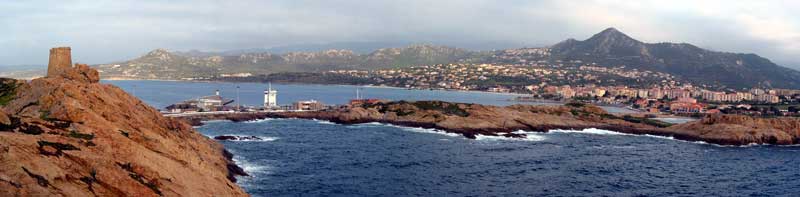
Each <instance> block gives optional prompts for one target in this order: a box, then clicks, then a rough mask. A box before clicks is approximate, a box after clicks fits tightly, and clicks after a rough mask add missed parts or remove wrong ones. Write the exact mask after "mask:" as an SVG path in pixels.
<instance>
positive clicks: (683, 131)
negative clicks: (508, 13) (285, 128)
mask: <svg viewBox="0 0 800 197" xmlns="http://www.w3.org/2000/svg"><path fill="white" fill-rule="evenodd" d="M265 118H300V119H318V120H326V121H330V122H333V123H338V124H360V123H369V122H379V123H387V124H393V125H399V126H408V127H420V128H429V129H438V130H442V131H445V132H450V133H457V134H461V135H463V136H464V137H466V138H470V139H475V138H476V136H477V135H487V136H504V137H525V135H524V134H515V133H513V132H514V131H519V130H524V131H536V132H548V131H550V130H555V129H565V130H581V129H588V128H596V129H603V130H611V131H616V132H620V133H627V134H636V135H656V136H665V137H672V138H675V139H678V140H685V141H703V142H707V143H712V144H719V145H748V144H775V145H790V144H800V120H798V119H796V118H775V119H765V118H752V117H743V116H737V115H711V116H708V117H705V118H703V119H701V120H698V121H693V122H688V123H683V124H677V125H673V124H669V123H666V122H661V121H657V120H650V119H647V118H644V117H636V116H631V115H614V114H610V113H608V112H606V111H605V110H603V109H601V108H599V107H597V106H593V105H584V104H575V103H568V104H566V105H563V106H532V105H512V106H507V107H497V106H488V105H478V104H467V103H450V102H442V101H417V102H405V101H396V102H386V103H378V104H372V105H363V106H354V107H351V108H347V109H336V110H328V111H314V112H283V113H268V112H266V113H240V114H218V115H202V116H190V117H183V118H182V119H184V120H187V121H189V122H190V123H191V124H192V125H201V124H202V122H203V121H207V120H230V121H234V122H241V121H249V120H257V119H265Z"/></svg>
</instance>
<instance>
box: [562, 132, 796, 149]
mask: <svg viewBox="0 0 800 197" xmlns="http://www.w3.org/2000/svg"><path fill="white" fill-rule="evenodd" d="M549 133H582V134H592V135H625V136H643V137H651V138H658V139H665V140H675V141H680V142H688V143H694V144H701V145H711V146H716V147H741V148H747V147H756V146H770V144H758V143H750V144H746V145H720V144H712V143H708V142H705V141H688V140H679V139H675V137H672V136H660V135H650V134H643V135H639V134H629V133H620V132H616V131H609V130H603V129H595V128H588V129H583V130H562V129H554V130H550V131H549ZM789 146H792V145H789Z"/></svg>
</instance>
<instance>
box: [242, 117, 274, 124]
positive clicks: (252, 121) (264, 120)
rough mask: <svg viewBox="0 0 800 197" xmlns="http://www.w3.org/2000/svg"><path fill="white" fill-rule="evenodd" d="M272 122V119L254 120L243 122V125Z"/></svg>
mask: <svg viewBox="0 0 800 197" xmlns="http://www.w3.org/2000/svg"><path fill="white" fill-rule="evenodd" d="M272 120H275V119H272V118H264V119H255V120H249V121H245V122H244V123H262V122H269V121H272Z"/></svg>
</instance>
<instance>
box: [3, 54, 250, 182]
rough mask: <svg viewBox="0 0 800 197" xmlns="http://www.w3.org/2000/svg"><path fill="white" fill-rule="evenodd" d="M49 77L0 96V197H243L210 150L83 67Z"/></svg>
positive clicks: (222, 159)
mask: <svg viewBox="0 0 800 197" xmlns="http://www.w3.org/2000/svg"><path fill="white" fill-rule="evenodd" d="M51 62H52V61H51ZM56 70H58V71H57V75H55V74H54V75H49V76H48V77H45V78H39V79H34V80H32V81H30V82H24V81H15V82H8V83H3V84H4V85H3V87H0V90H3V92H2V94H0V101H4V100H5V99H3V98H5V97H3V95H6V94H9V93H10V95H13V96H12V98H11V99H8V101H6V102H0V104H2V105H3V106H2V110H0V111H1V112H0V196H14V195H18V196H59V195H60V196H246V195H247V194H246V193H245V192H244V191H243V190H242V189H241V188H240V187H239V186H237V185H236V184H235V183H234V179H233V175H234V174H236V173H237V172H238V173H243V172H242V171H241V169H240V168H238V167H236V166H235V165H234V164H233V163H232V161H231V160H230V156H231V155H230V153H227V152H226V151H225V150H224V149H223V147H222V145H220V144H219V143H217V142H216V141H214V140H212V139H209V138H207V137H205V136H203V135H201V134H199V133H198V132H197V131H195V130H194V129H192V127H191V126H189V125H187V124H186V123H184V122H183V121H179V120H175V119H172V118H166V117H163V116H162V115H161V114H160V113H159V112H158V111H156V110H155V109H153V108H152V107H150V106H148V105H146V104H145V103H143V102H142V101H140V100H139V99H137V98H135V97H133V96H131V95H129V94H127V93H125V92H124V91H123V90H122V89H120V88H118V87H115V86H112V85H108V84H100V83H97V81H98V79H99V77H98V73H97V71H95V70H94V69H91V68H89V67H88V66H86V65H80V64H79V65H77V66H75V67H68V68H63V69H56ZM48 74H50V73H48Z"/></svg>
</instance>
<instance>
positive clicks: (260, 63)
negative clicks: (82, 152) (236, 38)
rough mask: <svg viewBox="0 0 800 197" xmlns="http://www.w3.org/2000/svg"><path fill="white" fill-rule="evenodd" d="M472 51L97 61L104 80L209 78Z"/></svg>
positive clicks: (430, 60) (428, 48) (415, 60)
mask: <svg viewBox="0 0 800 197" xmlns="http://www.w3.org/2000/svg"><path fill="white" fill-rule="evenodd" d="M471 53H472V52H468V51H466V50H463V49H457V48H449V47H442V46H433V45H411V46H408V47H403V48H384V49H379V50H376V51H374V52H372V53H369V54H357V53H355V52H353V51H349V50H325V51H319V52H288V53H283V54H273V53H267V52H264V53H243V54H240V55H210V56H209V54H208V53H201V52H197V51H195V52H190V53H175V52H169V51H167V50H163V49H157V50H154V51H151V52H149V53H147V54H145V55H143V56H141V57H139V58H136V59H132V60H129V61H125V62H119V63H111V64H103V65H98V66H97V68H98V69H99V70H100V71H101V72H102V73H103V76H104V77H106V78H138V79H182V78H210V77H216V76H219V75H220V74H235V73H249V74H251V75H258V74H269V73H279V72H322V71H329V70H337V69H362V70H364V69H379V68H394V67H405V66H410V65H425V64H441V63H449V62H455V61H458V60H459V59H462V58H465V57H468V56H469V55H470V54H471Z"/></svg>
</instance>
